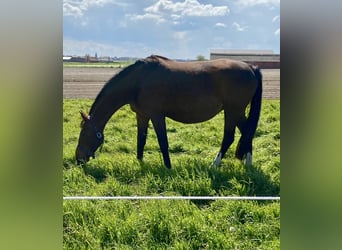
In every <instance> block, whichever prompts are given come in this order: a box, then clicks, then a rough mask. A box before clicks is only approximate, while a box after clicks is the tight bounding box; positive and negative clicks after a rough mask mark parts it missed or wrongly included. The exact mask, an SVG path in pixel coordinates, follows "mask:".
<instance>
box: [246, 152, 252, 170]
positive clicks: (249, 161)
mask: <svg viewBox="0 0 342 250" xmlns="http://www.w3.org/2000/svg"><path fill="white" fill-rule="evenodd" d="M251 165H252V153H251V152H247V154H246V166H248V167H249V166H251Z"/></svg>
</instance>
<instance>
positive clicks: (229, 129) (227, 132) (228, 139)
mask: <svg viewBox="0 0 342 250" xmlns="http://www.w3.org/2000/svg"><path fill="white" fill-rule="evenodd" d="M228 119H229V118H227V115H226V113H225V123H224V135H223V140H222V144H221V149H220V151H219V153H218V154H217V155H216V158H215V160H214V161H213V163H212V166H218V165H219V164H220V163H221V160H222V158H223V157H224V155H225V154H226V152H227V150H228V148H229V147H230V145H231V144H232V143H233V141H234V134H235V126H236V122H235V120H233V119H229V120H228Z"/></svg>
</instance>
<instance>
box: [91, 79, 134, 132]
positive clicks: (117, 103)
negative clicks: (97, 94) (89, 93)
mask: <svg viewBox="0 0 342 250" xmlns="http://www.w3.org/2000/svg"><path fill="white" fill-rule="evenodd" d="M133 93H134V91H132V90H131V89H128V88H122V87H120V86H113V87H112V88H111V89H108V90H106V93H103V94H102V95H101V98H99V99H97V100H96V101H95V103H94V104H93V107H92V110H91V113H90V117H92V119H93V121H94V122H95V124H96V126H97V127H98V129H99V130H100V131H103V129H104V127H105V126H106V124H107V122H108V120H109V119H110V118H111V116H112V115H113V114H114V113H115V112H116V111H117V110H118V109H120V108H121V107H122V106H124V105H125V104H128V103H129V102H130V100H131V99H132V95H133Z"/></svg>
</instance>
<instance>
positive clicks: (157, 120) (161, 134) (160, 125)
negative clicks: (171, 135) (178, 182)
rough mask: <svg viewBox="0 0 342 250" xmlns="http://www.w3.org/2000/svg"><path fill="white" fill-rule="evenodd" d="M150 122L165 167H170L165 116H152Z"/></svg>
mask: <svg viewBox="0 0 342 250" xmlns="http://www.w3.org/2000/svg"><path fill="white" fill-rule="evenodd" d="M152 124H153V127H154V130H155V131H156V134H157V138H158V143H159V147H160V150H161V152H162V154H163V160H164V164H165V166H166V167H167V168H171V161H170V156H169V143H168V140H167V134H166V124H165V117H164V116H158V117H154V118H152Z"/></svg>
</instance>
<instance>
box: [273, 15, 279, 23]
mask: <svg viewBox="0 0 342 250" xmlns="http://www.w3.org/2000/svg"><path fill="white" fill-rule="evenodd" d="M277 21H280V16H275V17H273V19H272V23H275V22H277Z"/></svg>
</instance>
